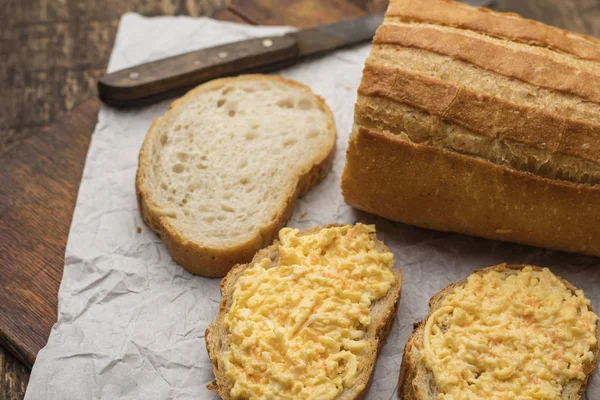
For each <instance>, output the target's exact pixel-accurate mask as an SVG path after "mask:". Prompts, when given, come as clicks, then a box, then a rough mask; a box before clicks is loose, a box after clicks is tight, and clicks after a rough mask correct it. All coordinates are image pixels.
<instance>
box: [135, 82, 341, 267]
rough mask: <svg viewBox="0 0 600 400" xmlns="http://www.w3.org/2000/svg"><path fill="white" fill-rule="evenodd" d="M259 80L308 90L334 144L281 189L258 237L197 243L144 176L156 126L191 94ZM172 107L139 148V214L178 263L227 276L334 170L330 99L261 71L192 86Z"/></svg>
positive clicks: (268, 239)
mask: <svg viewBox="0 0 600 400" xmlns="http://www.w3.org/2000/svg"><path fill="white" fill-rule="evenodd" d="M255 80H269V81H274V82H279V83H283V84H285V85H288V86H293V87H295V88H297V89H300V90H302V91H305V92H309V93H310V94H311V95H312V96H314V97H315V98H316V99H317V103H318V108H319V109H320V110H321V111H322V112H323V113H324V114H326V115H327V117H328V120H329V124H328V126H329V128H330V129H329V132H328V136H329V144H328V145H327V146H323V147H322V149H321V150H320V152H319V154H315V155H313V156H312V162H311V163H310V164H311V165H310V167H309V168H307V169H305V170H304V171H300V172H299V174H298V175H297V176H296V177H295V179H292V180H291V181H290V183H289V184H288V185H287V186H286V187H285V188H282V190H283V191H285V193H286V194H285V197H284V198H285V200H284V202H283V203H282V204H281V208H280V209H279V210H278V212H277V214H276V215H275V217H274V218H273V220H272V221H270V223H269V224H267V225H266V226H263V227H261V228H260V229H259V230H258V231H257V233H256V234H255V235H254V236H253V237H251V238H250V239H248V240H246V241H245V242H243V243H237V244H236V245H232V246H226V247H212V246H209V245H205V244H203V243H198V242H195V241H193V240H190V239H189V238H186V237H185V236H184V235H183V234H182V233H181V232H179V231H178V230H177V229H176V228H175V227H174V226H173V224H172V223H170V218H169V217H168V216H165V215H163V214H162V213H161V212H160V210H159V208H158V207H157V206H156V205H155V204H154V203H153V201H152V196H151V191H150V188H149V185H148V183H147V182H146V181H145V178H144V177H145V170H146V169H150V168H151V165H152V161H151V155H150V150H149V148H150V143H151V140H152V136H153V135H155V134H156V132H157V131H158V129H157V127H158V126H159V124H160V122H161V120H162V119H163V118H165V117H166V115H167V114H168V113H169V112H171V111H172V110H175V109H176V108H178V107H181V106H183V104H185V102H186V100H187V99H188V98H192V97H194V96H195V95H196V94H198V93H201V92H204V91H209V90H212V89H214V88H215V87H220V86H223V85H226V84H228V83H232V82H238V81H255ZM169 112H167V114H165V116H162V117H160V118H157V119H156V120H154V121H153V122H152V125H151V126H150V128H149V130H148V134H147V135H146V138H145V140H144V143H143V144H142V148H141V150H140V155H139V167H138V170H137V174H136V184H135V188H136V194H137V201H138V206H139V210H140V215H141V216H142V219H143V220H144V222H146V224H148V226H149V227H150V228H152V230H154V231H155V232H156V233H158V234H159V235H160V236H161V238H162V240H163V241H164V242H165V245H166V247H167V250H168V251H169V253H170V254H171V256H172V257H173V259H174V260H175V262H177V263H178V264H179V265H181V266H182V267H184V268H185V269H186V270H188V271H189V272H191V273H193V274H197V275H202V276H206V277H222V276H225V275H226V274H227V272H228V271H229V270H230V269H231V267H232V266H234V265H235V264H239V263H245V262H248V261H250V260H251V259H252V257H253V255H254V254H255V253H256V252H257V251H258V250H259V249H261V248H263V247H265V246H267V245H269V244H271V243H272V242H273V240H274V239H275V237H276V235H277V232H279V229H281V228H282V227H284V226H285V225H286V224H287V221H288V220H289V218H290V217H291V215H292V212H293V211H294V207H295V205H296V200H297V198H298V197H300V196H301V195H303V194H304V193H305V192H306V191H307V190H308V189H310V188H311V187H312V186H314V185H315V184H316V183H318V182H319V181H320V180H322V179H323V178H324V177H325V175H326V174H327V173H328V172H329V170H330V169H331V167H332V165H333V157H334V154H335V138H336V131H335V123H334V118H333V114H332V113H331V110H330V109H329V107H328V106H327V105H326V104H325V101H324V100H323V99H322V98H321V97H320V96H318V95H316V94H314V93H313V92H312V91H311V90H310V88H309V87H308V86H305V85H302V84H300V83H298V82H296V81H293V80H291V79H287V78H283V77H279V76H271V75H261V74H251V75H243V76H239V77H234V78H223V79H217V80H213V81H210V82H207V83H205V84H202V85H200V86H198V87H196V88H195V89H192V90H190V91H189V92H188V93H187V94H186V95H185V96H183V97H182V98H180V99H178V100H175V101H174V102H173V103H172V104H171V106H170V107H169Z"/></svg>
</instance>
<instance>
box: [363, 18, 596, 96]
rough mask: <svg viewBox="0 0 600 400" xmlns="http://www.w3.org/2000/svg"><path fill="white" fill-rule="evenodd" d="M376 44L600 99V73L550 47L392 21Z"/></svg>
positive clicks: (378, 37) (376, 37) (382, 28)
mask: <svg viewBox="0 0 600 400" xmlns="http://www.w3.org/2000/svg"><path fill="white" fill-rule="evenodd" d="M373 43H375V44H394V45H400V46H404V47H416V48H420V49H424V50H429V51H433V52H434V53H438V54H443V55H446V56H451V57H454V58H457V59H460V60H463V61H465V62H468V63H471V64H473V65H477V66H479V67H481V68H484V69H487V70H489V71H493V72H496V73H499V74H501V75H505V76H509V77H512V78H516V79H519V80H522V81H525V82H529V83H532V84H534V85H537V86H542V87H545V88H549V89H554V90H559V91H561V92H565V93H570V94H574V95H578V96H580V97H582V98H584V99H586V100H589V101H593V102H596V103H598V102H600V93H599V91H598V89H597V88H598V87H599V86H600V75H598V73H597V72H593V70H592V69H591V68H587V65H585V64H584V62H582V61H579V60H577V59H572V60H568V61H567V60H562V61H559V60H557V59H556V58H555V57H552V55H554V54H555V53H554V52H552V51H550V50H544V53H547V54H539V53H538V52H533V51H530V50H528V48H527V46H519V47H524V48H512V47H508V46H507V45H506V44H505V43H494V42H490V41H489V40H484V39H482V38H479V37H472V36H469V35H467V34H465V33H462V32H459V31H454V30H449V29H448V30H447V31H442V30H440V29H438V28H433V27H428V26H420V25H393V24H391V23H390V24H387V23H385V24H383V25H381V26H380V27H379V29H377V33H376V34H375V37H374V38H373ZM599 47H600V46H599ZM507 60H509V62H507ZM542 66H543V68H542Z"/></svg>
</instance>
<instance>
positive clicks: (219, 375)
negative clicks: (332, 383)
mask: <svg viewBox="0 0 600 400" xmlns="http://www.w3.org/2000/svg"><path fill="white" fill-rule="evenodd" d="M329 226H331V225H329ZM326 227H327V226H324V227H315V228H312V229H309V230H307V231H304V232H302V233H301V234H303V235H308V234H312V233H315V232H318V231H319V230H320V229H323V228H326ZM373 236H374V235H373ZM374 239H375V238H374ZM278 246H279V242H278V241H275V243H273V245H271V246H269V247H267V248H265V249H262V250H260V251H259V252H258V253H257V254H256V255H255V256H254V258H253V259H252V262H250V263H248V264H241V265H236V266H235V267H234V268H232V269H231V271H230V272H229V273H228V274H227V276H226V277H225V278H223V280H222V281H221V305H220V308H219V314H218V315H217V320H216V322H215V323H214V324H211V325H210V326H209V327H208V329H207V330H206V336H205V337H206V349H207V350H208V355H209V357H210V360H211V361H212V363H213V371H214V374H215V378H216V379H215V380H214V381H213V382H212V383H210V384H209V385H207V387H208V389H210V390H212V391H214V392H216V393H217V394H218V395H219V396H221V397H222V398H223V399H225V400H229V399H231V396H230V392H231V389H232V387H233V383H232V382H230V381H229V379H227V377H226V376H225V371H224V369H223V367H222V366H221V365H220V363H219V358H220V356H221V354H222V353H223V352H224V351H225V350H226V349H227V347H228V344H227V335H228V330H227V327H226V325H225V317H226V316H227V314H228V313H229V310H230V309H231V305H232V302H233V293H234V290H235V283H236V281H237V280H238V279H239V278H240V276H241V275H242V274H243V272H244V270H245V269H247V268H250V267H252V266H253V265H254V264H256V263H258V262H260V261H261V260H262V259H264V258H269V259H271V261H272V264H271V265H272V266H276V265H277V262H278V260H279V251H278ZM377 248H378V249H379V250H381V251H389V249H388V248H387V247H386V246H385V245H384V244H383V243H382V242H380V241H377ZM390 268H393V265H391V266H390ZM395 275H396V281H395V282H394V285H393V286H392V287H391V288H390V290H389V292H388V294H387V295H386V296H385V297H383V298H382V299H379V300H378V301H376V302H374V303H373V304H371V315H372V319H371V323H370V324H369V326H368V328H367V333H366V338H368V341H369V342H370V343H372V344H373V346H371V347H370V349H369V350H366V351H369V353H368V354H365V355H364V356H361V359H360V360H361V362H360V363H359V370H358V377H357V379H356V384H355V385H354V386H353V387H351V388H346V389H344V391H343V392H342V393H341V394H340V395H338V396H337V397H336V400H358V399H363V398H364V397H365V396H366V393H367V390H368V388H369V384H370V383H371V379H372V377H373V370H374V368H375V361H376V359H377V355H378V353H379V351H380V350H381V348H382V347H383V344H384V343H385V339H386V338H387V335H388V333H389V331H390V329H391V327H392V323H393V321H394V318H395V316H396V313H397V310H398V303H399V300H400V291H401V289H402V270H401V269H399V270H398V271H396V273H395Z"/></svg>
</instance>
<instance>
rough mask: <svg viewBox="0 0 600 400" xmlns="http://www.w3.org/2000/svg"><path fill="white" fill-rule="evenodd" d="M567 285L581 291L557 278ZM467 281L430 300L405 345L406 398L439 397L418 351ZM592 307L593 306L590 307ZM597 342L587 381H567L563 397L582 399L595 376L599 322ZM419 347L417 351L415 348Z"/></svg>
mask: <svg viewBox="0 0 600 400" xmlns="http://www.w3.org/2000/svg"><path fill="white" fill-rule="evenodd" d="M526 266H527V265H512V264H498V265H494V266H492V267H488V268H484V269H481V270H477V271H475V272H473V274H478V275H483V274H486V273H488V272H490V271H496V272H499V273H504V274H510V273H511V272H512V271H520V270H522V269H523V268H524V267H526ZM531 267H532V268H533V269H534V270H535V271H541V270H542V268H540V267H536V266H531ZM557 278H558V279H560V281H561V282H563V283H564V285H565V286H566V287H567V289H569V290H571V291H572V292H575V291H576V290H578V289H577V288H576V287H575V286H574V285H573V284H571V283H570V282H569V281H567V280H565V279H563V278H561V277H559V276H558V277H557ZM466 283H467V280H466V279H465V280H463V281H460V282H457V283H453V284H450V285H449V286H447V287H446V288H444V289H442V290H441V291H439V292H438V293H436V294H435V295H434V296H433V297H432V298H431V300H430V301H429V313H428V314H427V316H426V317H425V318H423V320H421V321H420V322H418V323H416V324H415V329H414V331H413V333H412V335H411V336H410V337H409V339H408V341H407V342H406V345H405V347H404V353H403V356H402V366H401V368H400V375H399V378H398V394H399V395H400V396H401V397H403V398H404V400H434V399H435V398H436V397H433V396H431V394H432V393H435V392H432V387H431V385H432V382H433V385H435V382H434V381H433V375H432V373H431V371H429V370H428V369H427V367H426V366H425V364H424V362H423V361H422V360H421V359H420V358H419V357H417V355H418V353H419V352H420V351H422V341H423V336H424V330H425V324H426V322H427V320H428V319H429V318H430V317H431V316H432V315H433V313H434V312H435V311H436V310H437V309H438V308H439V307H440V304H441V302H442V300H443V299H444V298H445V297H446V296H447V295H449V294H451V293H452V292H453V291H454V289H455V288H458V287H461V286H464V285H465V284H466ZM590 309H591V307H590ZM596 338H597V339H598V341H597V342H596V345H595V347H594V348H593V349H592V352H593V354H594V358H593V360H591V361H588V362H586V363H585V364H584V365H583V373H584V374H585V376H586V377H585V380H583V381H579V380H571V381H569V383H567V386H565V388H563V395H562V396H561V397H562V399H563V400H578V399H581V398H582V397H583V394H584V393H585V389H586V387H587V383H588V381H589V378H590V377H591V376H592V373H593V372H594V369H595V368H596V363H597V362H598V356H599V353H600V330H599V329H598V326H597V325H596ZM415 350H416V351H415Z"/></svg>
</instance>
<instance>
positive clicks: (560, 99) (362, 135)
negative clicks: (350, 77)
mask: <svg viewBox="0 0 600 400" xmlns="http://www.w3.org/2000/svg"><path fill="white" fill-rule="evenodd" d="M354 122H355V125H354V131H353V134H352V136H351V139H350V143H349V148H348V152H347V164H346V168H345V171H344V174H343V177H342V191H343V194H344V197H345V199H346V202H347V203H348V204H350V205H352V206H354V207H356V208H359V209H362V210H365V211H368V212H371V213H374V214H378V215H381V216H384V217H387V218H390V219H392V220H396V221H401V222H404V223H408V224H412V225H417V226H421V227H426V228H432V229H437V230H442V231H452V232H460V233H464V234H470V235H476V236H482V237H485V238H490V239H499V240H504V241H511V242H517V243H524V244H529V245H534V246H540V247H547V248H552V249H559V250H566V251H570V252H580V253H585V254H591V255H597V256H599V255H600V41H599V40H598V39H595V38H592V37H587V36H583V35H579V34H575V33H571V32H568V31H564V30H561V29H558V28H555V27H552V26H547V25H544V24H542V23H539V22H536V21H530V20H527V19H524V18H521V17H520V16H518V15H515V14H505V13H498V12H494V11H491V10H488V9H485V8H477V7H471V6H468V5H465V4H461V3H457V2H453V1H447V0H392V1H391V2H390V5H389V8H388V10H387V13H386V16H385V20H384V22H383V24H382V25H381V26H380V27H379V29H378V30H377V33H376V34H375V37H374V40H373V47H372V50H371V54H370V56H369V58H368V60H367V62H366V65H365V68H364V72H363V77H362V81H361V83H360V87H359V88H358V100H357V103H356V109H355V121H354Z"/></svg>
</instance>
